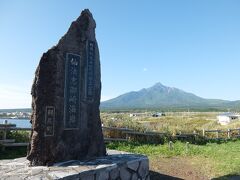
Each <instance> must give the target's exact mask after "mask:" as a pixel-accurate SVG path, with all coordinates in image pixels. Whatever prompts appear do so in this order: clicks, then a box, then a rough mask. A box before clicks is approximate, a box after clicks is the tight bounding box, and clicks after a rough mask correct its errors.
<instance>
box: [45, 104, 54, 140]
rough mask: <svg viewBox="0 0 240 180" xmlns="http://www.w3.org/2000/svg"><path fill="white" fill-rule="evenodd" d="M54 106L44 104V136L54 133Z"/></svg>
mask: <svg viewBox="0 0 240 180" xmlns="http://www.w3.org/2000/svg"><path fill="white" fill-rule="evenodd" d="M54 121H55V108H54V107H53V106H46V110H45V127H46V128H45V136H53V135H54Z"/></svg>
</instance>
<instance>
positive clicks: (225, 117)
mask: <svg viewBox="0 0 240 180" xmlns="http://www.w3.org/2000/svg"><path fill="white" fill-rule="evenodd" d="M239 117H240V115H239V114H235V113H231V112H228V113H223V114H219V115H218V116H217V119H218V122H219V123H220V124H221V125H227V124H228V123H230V122H231V121H233V120H238V119H239Z"/></svg>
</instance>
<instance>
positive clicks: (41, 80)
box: [27, 10, 106, 166]
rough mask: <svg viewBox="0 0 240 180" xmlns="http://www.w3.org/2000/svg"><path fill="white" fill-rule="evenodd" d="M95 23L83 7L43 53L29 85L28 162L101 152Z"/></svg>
mask: <svg viewBox="0 0 240 180" xmlns="http://www.w3.org/2000/svg"><path fill="white" fill-rule="evenodd" d="M95 28H96V23H95V21H94V19H93V17H92V14H91V13H90V11H89V10H84V11H83V12H82V13H81V15H80V17H79V18H78V19H77V20H76V21H74V22H73V23H72V24H71V26H70V28H69V30H68V32H67V33H66V34H65V35H64V36H63V37H62V38H61V39H60V41H59V42H58V44H57V45H56V46H54V47H52V48H51V49H50V50H48V51H47V52H46V53H44V54H43V56H42V58H41V60H40V63H39V65H38V67H37V70H36V73H35V79H34V82H33V85H32V91H31V94H32V110H33V112H32V117H31V123H32V132H31V141H30V144H29V148H28V155H27V159H28V160H29V161H30V164H31V165H32V166H38V165H52V164H53V163H55V162H60V161H67V160H72V159H74V160H82V159H88V158H93V157H99V156H104V155H105V154H106V148H105V145H104V140H103V135H102V129H101V120H100V113H99V105H100V94H101V78H100V76H101V73H100V60H99V51H98V44H97V41H96V38H95Z"/></svg>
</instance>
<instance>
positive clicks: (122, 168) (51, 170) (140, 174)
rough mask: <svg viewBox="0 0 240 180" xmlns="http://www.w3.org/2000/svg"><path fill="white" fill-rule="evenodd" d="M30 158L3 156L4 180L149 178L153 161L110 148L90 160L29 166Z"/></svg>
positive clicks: (0, 173) (0, 164)
mask: <svg viewBox="0 0 240 180" xmlns="http://www.w3.org/2000/svg"><path fill="white" fill-rule="evenodd" d="M28 165H29V161H28V160H27V159H26V158H18V159H14V160H0V176H1V178H0V179H1V180H9V179H24V180H27V179H29V180H30V179H31V180H37V179H39V180H40V179H41V180H52V179H64V180H67V179H68V180H70V179H71V180H72V179H73V180H75V179H76V180H109V179H113V180H114V179H117V180H135V179H136V180H138V179H142V180H145V179H146V180H148V179H150V177H149V161H148V158H147V157H146V156H143V155H137V154H129V153H125V152H120V151H113V150H108V156H105V157H98V158H96V159H92V160H88V161H77V160H71V161H66V162H61V163H56V164H54V166H50V167H47V166H36V167H29V166H28Z"/></svg>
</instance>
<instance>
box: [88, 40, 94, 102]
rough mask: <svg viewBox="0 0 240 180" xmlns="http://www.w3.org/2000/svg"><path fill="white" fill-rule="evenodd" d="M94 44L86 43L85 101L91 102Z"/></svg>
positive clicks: (92, 42)
mask: <svg viewBox="0 0 240 180" xmlns="http://www.w3.org/2000/svg"><path fill="white" fill-rule="evenodd" d="M94 67H95V43H94V41H88V45H87V81H86V99H87V100H88V101H92V100H93V96H94V85H95V78H94V76H95V69H94Z"/></svg>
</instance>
